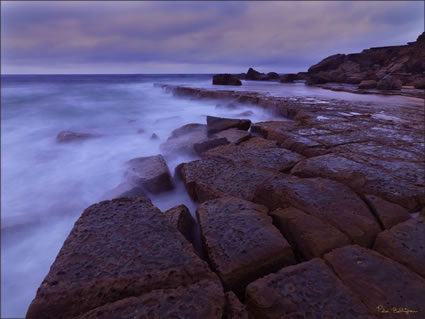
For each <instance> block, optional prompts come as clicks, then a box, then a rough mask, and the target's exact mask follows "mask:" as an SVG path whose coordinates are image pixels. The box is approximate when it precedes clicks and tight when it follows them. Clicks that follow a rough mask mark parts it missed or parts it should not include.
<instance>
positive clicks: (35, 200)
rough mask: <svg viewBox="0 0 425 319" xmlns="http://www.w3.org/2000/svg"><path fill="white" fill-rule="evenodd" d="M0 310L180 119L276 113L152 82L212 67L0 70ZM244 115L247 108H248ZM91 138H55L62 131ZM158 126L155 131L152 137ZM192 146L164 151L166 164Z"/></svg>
mask: <svg viewBox="0 0 425 319" xmlns="http://www.w3.org/2000/svg"><path fill="white" fill-rule="evenodd" d="M1 80H2V82H1V236H2V241H1V245H2V247H1V248H2V249H1V254H2V256H1V257H2V258H1V271H2V272H1V291H2V294H1V306H2V307H1V317H3V318H8V317H9V318H12V317H13V318H16V317H23V316H25V313H26V310H27V308H28V306H29V304H30V302H31V301H32V299H33V298H34V296H35V293H36V290H37V288H38V287H39V285H40V283H41V281H42V280H43V278H44V277H45V275H46V274H47V272H48V270H49V267H50V265H51V264H52V262H53V261H54V259H55V257H56V255H57V253H58V251H59V249H60V248H61V246H62V244H63V242H64V240H65V239H66V237H67V235H68V234H69V232H70V230H71V229H72V227H73V224H74V223H75V221H76V220H77V219H78V217H79V216H80V215H81V213H82V212H83V210H84V209H85V208H86V207H88V206H90V205H91V204H93V203H96V202H98V201H100V200H104V199H108V198H109V197H108V196H110V191H111V190H112V189H114V188H115V187H116V186H117V185H118V184H120V183H121V182H122V181H123V174H124V170H125V163H126V162H127V161H128V160H130V159H132V158H135V157H142V156H150V155H156V154H159V153H161V151H160V148H159V145H160V144H161V143H162V142H164V141H166V140H167V138H168V136H169V134H170V132H171V131H172V130H173V129H176V128H178V127H180V126H182V125H184V124H188V123H205V122H206V120H205V119H206V116H207V115H213V116H221V117H235V118H240V117H241V115H240V114H241V113H244V112H246V111H250V114H251V115H249V116H246V115H245V116H243V117H244V118H250V119H251V121H253V122H259V121H267V120H273V119H276V118H275V117H274V116H273V114H271V113H268V112H267V111H265V110H263V109H260V108H256V107H254V106H251V105H243V104H242V105H239V106H237V107H235V108H226V107H223V105H222V103H220V101H213V100H196V99H189V98H178V97H175V96H173V95H172V94H171V93H169V92H167V91H165V90H163V89H162V88H160V87H156V86H154V84H155V83H162V84H174V85H187V86H194V87H202V88H210V89H213V88H220V89H224V88H227V89H228V87H223V86H214V87H213V86H212V84H211V75H209V74H202V75H199V74H198V75H162V74H161V75H43V76H41V75H16V76H12V75H9V76H7V75H6V76H2V78H1ZM243 82H244V85H243V86H241V87H237V88H234V87H231V89H232V90H233V89H234V90H248V91H257V92H263V93H268V94H271V95H276V96H286V97H287V96H289V97H294V98H296V97H302V98H306V100H307V101H310V102H311V101H313V102H316V103H327V102H326V101H327V100H329V99H341V100H350V101H353V100H354V101H356V100H358V101H362V102H371V103H382V104H392V105H398V104H403V105H408V104H409V103H413V104H416V103H418V102H417V101H415V100H412V99H409V98H405V97H400V96H392V97H386V96H378V95H359V94H352V93H345V92H334V91H329V90H324V89H320V88H313V87H308V86H305V85H304V84H303V83H295V84H279V83H273V82H256V81H252V82H246V81H243ZM245 114H246V113H245ZM64 130H69V131H75V132H83V133H92V134H96V135H98V137H97V138H92V139H88V140H85V141H81V142H73V143H65V144H64V143H58V142H57V140H56V136H57V135H58V133H59V132H61V131H64ZM152 134H156V135H157V136H158V137H159V139H151V136H152ZM194 159H196V157H195V156H193V155H178V154H175V155H174V156H171V157H167V158H166V160H167V163H168V166H169V168H170V171H171V172H173V171H174V168H175V167H176V166H177V165H178V164H179V163H181V162H187V161H191V160H194ZM151 199H152V201H153V203H154V204H155V205H156V206H157V207H159V208H160V209H161V210H162V211H165V210H167V209H168V208H171V207H173V206H175V205H178V204H185V205H187V206H188V207H189V209H190V210H191V212H192V214H193V213H194V212H195V207H196V205H195V203H193V202H192V201H191V200H190V199H189V197H188V195H187V194H186V191H185V190H184V187H183V185H182V184H178V185H177V187H176V189H175V190H173V191H171V192H168V193H164V194H160V195H156V196H152V197H151Z"/></svg>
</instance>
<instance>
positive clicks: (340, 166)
mask: <svg viewBox="0 0 425 319" xmlns="http://www.w3.org/2000/svg"><path fill="white" fill-rule="evenodd" d="M291 174H293V175H296V176H300V177H324V178H330V179H334V180H337V181H339V182H341V183H344V184H346V185H349V186H350V187H351V188H353V189H355V190H357V191H359V192H361V193H363V194H372V195H377V196H379V197H382V198H383V199H385V200H388V201H390V202H393V203H396V204H399V205H401V206H403V207H405V208H407V209H410V210H414V209H416V208H418V207H419V206H420V205H421V198H422V197H423V191H424V190H423V188H421V187H417V186H414V185H412V184H410V183H408V182H406V181H403V180H401V179H399V178H395V177H394V176H391V174H390V172H387V171H384V170H382V169H378V168H374V167H370V166H366V165H364V164H361V163H357V162H354V161H352V160H349V159H347V158H344V157H341V156H338V155H334V154H327V155H322V156H316V157H312V158H309V159H306V160H303V161H301V162H300V163H298V164H297V165H296V166H295V167H294V168H293V169H292V170H291Z"/></svg>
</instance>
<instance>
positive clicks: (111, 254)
mask: <svg viewBox="0 0 425 319" xmlns="http://www.w3.org/2000/svg"><path fill="white" fill-rule="evenodd" d="M202 280H210V281H213V282H217V283H218V280H217V277H216V275H215V274H213V273H212V272H211V271H210V270H209V269H208V266H207V264H206V263H205V262H203V261H202V260H200V259H199V257H198V256H197V255H196V254H195V252H194V251H193V248H192V246H191V245H190V244H189V243H188V242H187V241H186V239H184V237H183V236H182V235H181V234H180V233H179V232H178V230H177V229H175V228H174V227H172V226H171V225H170V224H169V223H168V221H167V218H166V217H165V216H164V214H163V213H161V211H159V209H157V208H156V207H155V206H153V205H152V203H151V202H150V200H148V199H129V198H120V199H115V200H112V201H103V202H100V203H98V204H94V205H92V206H90V207H89V208H87V209H86V210H85V211H84V213H83V214H82V215H81V217H80V218H79V219H78V221H77V222H76V223H75V225H74V228H73V229H72V231H71V233H70V235H69V236H68V238H67V239H66V241H65V243H64V245H63V247H62V248H61V250H60V252H59V254H58V256H57V257H56V260H55V262H54V263H53V264H52V266H51V268H50V271H49V273H48V274H47V276H46V278H45V279H44V280H43V282H42V284H41V286H40V288H39V289H38V291H37V295H36V297H35V299H34V300H33V302H32V303H31V305H30V307H29V309H28V312H27V316H26V318H28V319H32V318H52V319H56V318H64V319H68V318H75V317H78V316H81V315H82V314H84V313H86V312H89V311H90V310H93V309H95V308H98V307H101V306H104V305H107V304H112V303H115V302H117V301H119V300H123V301H121V303H122V304H124V305H128V306H129V308H127V309H128V310H129V311H130V309H131V307H132V306H131V305H134V303H133V302H132V300H134V299H132V300H128V299H127V298H129V297H137V298H139V296H142V298H143V296H147V295H149V294H151V293H152V294H153V295H152V296H153V297H154V299H156V300H157V302H158V303H159V304H162V305H166V302H168V300H165V299H162V297H161V295H162V293H161V292H158V291H157V290H158V289H167V292H165V291H164V295H163V296H165V297H166V296H167V294H168V292H170V291H169V289H177V288H179V287H189V288H185V289H183V291H182V290H179V292H178V294H177V295H182V294H183V295H184V290H185V291H186V293H188V294H189V293H190V294H192V296H191V297H190V298H197V296H196V295H198V294H200V293H201V292H200V291H199V290H198V293H196V290H195V291H193V293H192V292H190V291H191V288H190V286H191V285H194V284H197V283H199V285H202V283H201V281H202ZM213 285H215V284H213ZM218 286H220V284H219V283H218ZM195 287H196V285H195ZM201 287H202V286H201ZM171 293H173V292H172V291H171ZM205 293H206V294H207V295H209V296H208V298H211V299H212V300H211V304H210V305H211V307H212V309H216V308H217V307H216V305H217V304H220V303H221V304H224V296H223V292H222V290H220V288H219V287H218V288H214V289H213V288H211V289H208V290H207V291H206V292H205ZM179 298H181V297H179ZM126 299H127V300H126ZM213 300H214V301H213ZM150 305H151V306H153V305H154V303H151V304H150ZM130 306H131V307H130ZM105 309H107V310H108V311H112V312H115V313H116V314H117V315H118V316H121V314H122V312H121V311H124V310H122V309H121V310H120V304H118V305H117V304H113V305H111V306H110V307H109V306H108V307H107V308H105ZM131 311H133V310H131ZM220 315H221V314H220ZM88 318H96V315H93V316H88Z"/></svg>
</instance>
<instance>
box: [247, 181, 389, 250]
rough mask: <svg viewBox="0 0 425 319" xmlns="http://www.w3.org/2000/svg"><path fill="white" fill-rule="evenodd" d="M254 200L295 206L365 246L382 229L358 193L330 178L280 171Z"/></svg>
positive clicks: (368, 245)
mask: <svg viewBox="0 0 425 319" xmlns="http://www.w3.org/2000/svg"><path fill="white" fill-rule="evenodd" d="M254 202H257V203H259V204H263V205H266V206H267V207H269V208H270V209H271V210H274V209H277V208H286V207H289V206H292V207H295V208H297V209H299V210H302V211H304V212H306V213H308V214H310V215H313V216H315V217H317V218H319V219H321V220H323V221H324V222H326V223H328V224H330V225H332V226H333V227H335V228H337V229H338V230H339V231H341V232H342V233H344V234H345V235H346V236H347V237H349V238H350V240H351V241H352V242H353V243H357V244H359V245H362V246H366V247H370V246H371V245H372V243H373V240H374V239H375V236H376V234H377V233H378V232H379V231H380V230H381V228H380V227H379V225H378V223H377V221H376V219H375V217H374V216H373V214H372V212H371V211H370V210H369V208H368V207H367V205H366V204H365V203H364V202H363V200H362V199H361V198H360V197H359V196H357V195H356V194H355V193H354V192H353V191H352V190H351V189H350V188H348V187H347V186H345V185H343V184H341V183H338V182H336V181H332V180H329V179H324V178H297V177H294V176H287V175H284V174H280V175H277V176H274V177H272V178H271V179H269V180H267V181H266V182H265V183H263V184H261V185H259V186H258V187H257V191H256V193H255V198H254Z"/></svg>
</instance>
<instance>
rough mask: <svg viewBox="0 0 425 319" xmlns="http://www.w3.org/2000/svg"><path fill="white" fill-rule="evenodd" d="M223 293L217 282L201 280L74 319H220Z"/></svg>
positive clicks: (118, 302)
mask: <svg viewBox="0 0 425 319" xmlns="http://www.w3.org/2000/svg"><path fill="white" fill-rule="evenodd" d="M224 299H225V298H224V292H223V287H222V286H221V284H220V282H219V281H218V280H217V281H211V280H202V281H200V282H198V283H196V284H193V285H190V286H187V287H179V288H176V289H158V290H154V291H152V292H149V293H147V294H144V295H142V296H139V297H129V298H125V299H122V300H119V301H117V302H114V303H110V304H107V305H104V306H101V307H98V308H96V309H94V310H92V311H90V312H88V313H86V314H84V315H82V316H80V317H78V319H117V318H119V319H145V318H152V319H162V318H193V319H198V318H208V319H221V318H222V314H223V305H224Z"/></svg>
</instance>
